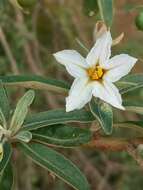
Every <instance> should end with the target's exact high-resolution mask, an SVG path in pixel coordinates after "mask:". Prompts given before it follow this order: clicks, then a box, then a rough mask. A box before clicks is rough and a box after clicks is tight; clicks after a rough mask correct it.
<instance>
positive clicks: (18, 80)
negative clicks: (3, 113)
mask: <svg viewBox="0 0 143 190" xmlns="http://www.w3.org/2000/svg"><path fill="white" fill-rule="evenodd" d="M0 80H2V82H3V83H4V85H6V86H18V87H24V88H31V89H40V90H49V91H54V92H59V93H64V94H65V93H67V92H68V90H69V88H70V86H69V85H68V84H67V83H65V82H63V81H59V80H55V79H46V78H44V77H41V76H35V75H34V76H33V75H30V76H29V75H15V76H14V75H12V76H0Z"/></svg>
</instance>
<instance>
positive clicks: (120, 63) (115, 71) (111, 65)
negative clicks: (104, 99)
mask: <svg viewBox="0 0 143 190" xmlns="http://www.w3.org/2000/svg"><path fill="white" fill-rule="evenodd" d="M136 62H137V59H136V58H134V57H131V56H129V55H127V54H121V55H116V56H114V57H113V58H111V59H110V60H109V61H108V62H107V63H106V64H105V65H104V68H105V69H107V70H108V69H109V70H108V71H107V72H106V73H105V75H104V79H105V80H108V81H111V82H116V81H118V80H119V79H120V78H122V77H123V76H125V75H127V74H128V73H129V72H130V71H131V69H132V67H133V66H134V65H135V63H136Z"/></svg>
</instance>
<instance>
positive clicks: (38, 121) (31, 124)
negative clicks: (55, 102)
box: [23, 109, 95, 130]
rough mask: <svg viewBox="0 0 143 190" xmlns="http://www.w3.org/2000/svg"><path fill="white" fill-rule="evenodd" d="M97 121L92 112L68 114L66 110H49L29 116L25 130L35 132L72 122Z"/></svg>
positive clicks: (80, 111) (24, 125) (83, 111)
mask: <svg viewBox="0 0 143 190" xmlns="http://www.w3.org/2000/svg"><path fill="white" fill-rule="evenodd" d="M94 120H95V117H94V116H93V115H92V113H91V112H90V111H85V110H78V111H77V110H76V111H72V112H66V111H65V110H64V109H59V110H49V111H46V112H41V113H37V114H33V115H31V116H28V117H27V118H26V120H25V121H24V124H23V130H35V129H38V128H41V127H46V126H48V125H54V124H59V123H70V122H82V123H88V122H92V121H94Z"/></svg>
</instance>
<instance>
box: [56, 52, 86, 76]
mask: <svg viewBox="0 0 143 190" xmlns="http://www.w3.org/2000/svg"><path fill="white" fill-rule="evenodd" d="M54 57H55V58H56V60H57V61H58V62H59V63H61V64H63V65H64V66H66V69H67V71H68V72H69V73H70V74H71V75H72V76H73V77H82V76H86V75H87V73H86V70H85V68H87V67H88V65H87V63H86V60H85V59H84V58H83V57H82V56H81V55H80V54H79V53H78V52H77V51H75V50H63V51H59V52H57V53H55V54H54Z"/></svg>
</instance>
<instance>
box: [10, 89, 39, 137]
mask: <svg viewBox="0 0 143 190" xmlns="http://www.w3.org/2000/svg"><path fill="white" fill-rule="evenodd" d="M34 97H35V93H34V91H33V90H29V91H27V92H26V93H25V94H24V96H23V97H22V98H21V99H20V100H19V101H18V103H17V106H16V109H15V111H14V114H13V117H12V120H11V123H10V130H11V131H12V133H13V134H15V133H16V132H17V131H18V130H19V129H20V128H21V126H22V124H23V122H24V119H25V117H26V115H27V112H28V108H29V106H30V105H31V103H32V102H33V99H34Z"/></svg>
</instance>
